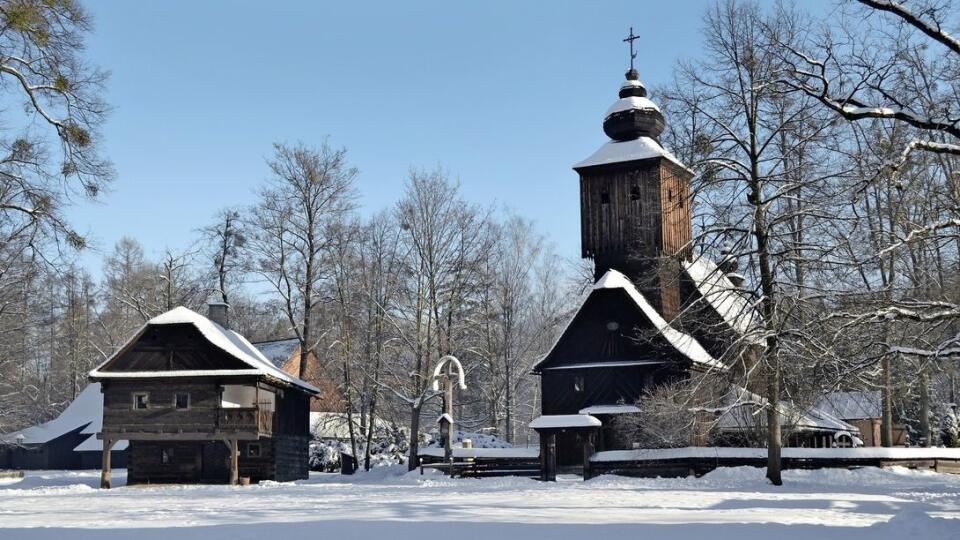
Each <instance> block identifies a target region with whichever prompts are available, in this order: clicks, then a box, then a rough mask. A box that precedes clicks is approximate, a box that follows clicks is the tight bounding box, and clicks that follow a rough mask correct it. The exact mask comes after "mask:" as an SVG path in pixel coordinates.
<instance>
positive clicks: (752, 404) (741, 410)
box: [716, 387, 859, 434]
mask: <svg viewBox="0 0 960 540" xmlns="http://www.w3.org/2000/svg"><path fill="white" fill-rule="evenodd" d="M767 403H768V401H767V400H766V398H764V397H762V396H759V395H757V394H754V393H753V392H749V391H747V390H746V389H744V388H740V387H734V388H733V389H732V390H731V392H730V394H729V395H728V396H727V399H726V403H725V404H724V407H722V409H724V410H723V413H722V414H721V415H720V417H719V418H718V419H717V423H716V427H717V428H718V429H720V430H721V431H743V430H749V429H753V428H754V427H756V426H761V427H762V426H766V424H767V415H766V413H765V412H764V406H765V405H766V404H767ZM779 416H780V423H781V424H782V425H783V426H785V427H789V428H791V429H797V430H801V431H804V430H811V431H833V432H845V433H851V434H857V433H859V430H858V429H857V427H856V426H853V425H850V424H848V423H846V422H844V421H843V420H841V419H839V418H837V417H835V416H833V415H831V414H830V413H827V412H824V411H822V410H819V409H817V408H816V407H812V408H801V407H798V406H796V405H793V404H792V403H790V402H787V401H781V402H780V407H779Z"/></svg>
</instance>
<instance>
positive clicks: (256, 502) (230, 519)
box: [0, 467, 960, 540]
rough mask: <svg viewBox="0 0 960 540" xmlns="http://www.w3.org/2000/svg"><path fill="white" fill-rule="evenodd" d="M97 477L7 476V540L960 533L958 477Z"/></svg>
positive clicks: (777, 538)
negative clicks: (110, 481)
mask: <svg viewBox="0 0 960 540" xmlns="http://www.w3.org/2000/svg"><path fill="white" fill-rule="evenodd" d="M114 480H115V485H121V486H122V485H123V483H124V474H123V472H122V471H116V472H115V473H114ZM97 482H98V474H97V473H96V471H86V472H63V471H51V472H30V473H28V474H27V476H26V477H25V478H24V479H23V480H20V481H16V482H11V481H7V482H5V483H3V484H0V538H3V539H5V540H13V539H57V540H63V539H75V538H81V539H87V538H89V539H98V540H104V539H121V538H123V539H127V538H134V539H138V540H154V539H165V538H176V539H178V540H179V539H207V540H220V539H246V538H257V539H261V540H263V539H268V540H269V539H278V540H279V539H283V540H293V539H298V538H336V539H337V540H346V539H353V538H370V539H377V538H381V539H390V540H394V539H405V538H416V539H418V540H426V539H428V538H450V539H456V540H462V539H463V540H469V539H484V540H490V539H496V540H507V539H510V538H524V539H541V538H543V539H548V540H567V539H570V540H573V539H576V540H582V539H583V538H596V539H601V538H602V539H604V540H606V539H616V538H630V539H638V538H656V539H669V538H684V539H686V538H689V539H697V540H705V539H706V540H722V539H736V540H753V539H763V540H770V539H774V540H786V539H790V538H798V539H799V538H802V539H804V540H810V539H817V540H825V539H834V538H836V539H844V540H851V539H854V540H855V539H871V540H876V539H879V538H897V539H905V538H923V539H924V540H937V539H948V538H952V539H958V538H960V476H951V475H940V474H935V473H930V472H912V471H908V470H905V469H887V470H879V469H861V470H857V471H841V470H832V471H826V470H824V471H787V472H786V473H785V482H786V484H785V485H784V486H783V487H780V488H775V487H773V486H770V485H768V484H767V483H766V482H765V481H764V479H763V471H762V470H760V469H753V468H746V467H741V468H731V469H718V470H717V471H714V472H713V473H711V474H708V475H707V476H704V477H703V478H687V479H634V478H622V477H612V476H606V477H600V478H595V479H593V480H590V481H589V482H583V481H581V480H580V479H579V478H574V477H570V478H562V479H561V481H559V482H556V483H549V484H546V483H541V482H537V481H534V480H528V479H521V478H490V479H482V480H477V479H453V480H451V479H448V478H446V477H443V476H442V475H440V474H439V473H438V472H436V471H428V472H427V475H426V476H420V475H419V473H416V472H415V473H412V474H405V473H403V472H402V470H401V469H399V468H397V467H384V468H380V469H375V470H374V471H373V472H370V473H358V474H357V475H356V476H354V477H342V476H339V475H335V474H318V475H315V476H313V477H311V479H310V480H309V481H303V482H296V483H289V484H278V483H266V484H261V485H258V486H248V487H230V486H163V487H118V488H114V489H112V490H98V489H96V487H95V486H96V485H97Z"/></svg>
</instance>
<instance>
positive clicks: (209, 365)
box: [99, 324, 250, 373]
mask: <svg viewBox="0 0 960 540" xmlns="http://www.w3.org/2000/svg"><path fill="white" fill-rule="evenodd" d="M239 369H250V366H249V365H247V364H245V363H244V362H242V361H240V360H239V359H237V358H234V357H233V356H231V355H230V354H227V353H226V352H225V351H223V350H221V349H219V348H217V347H215V346H213V345H212V344H211V343H210V342H209V341H208V340H207V339H206V338H205V337H204V336H203V334H201V333H200V331H199V330H197V328H196V327H194V326H193V325H192V324H171V325H163V326H147V327H146V328H145V329H144V330H143V332H142V333H141V334H140V335H139V336H138V337H137V338H136V339H135V340H134V341H133V342H132V343H130V344H129V345H128V346H127V347H126V348H125V349H124V350H123V351H121V352H120V353H119V354H118V355H117V356H115V357H114V358H113V359H112V360H111V361H110V362H109V363H108V364H106V365H104V366H103V367H101V368H100V369H99V371H101V372H108V373H109V372H113V373H124V372H164V371H198V370H203V371H208V370H239Z"/></svg>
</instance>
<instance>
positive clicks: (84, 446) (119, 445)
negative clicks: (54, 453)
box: [73, 435, 130, 452]
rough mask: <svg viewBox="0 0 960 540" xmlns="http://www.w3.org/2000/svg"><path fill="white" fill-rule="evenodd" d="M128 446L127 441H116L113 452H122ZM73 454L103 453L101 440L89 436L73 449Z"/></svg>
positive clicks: (94, 436)
mask: <svg viewBox="0 0 960 540" xmlns="http://www.w3.org/2000/svg"><path fill="white" fill-rule="evenodd" d="M128 446H130V442H129V441H117V442H116V443H115V444H114V445H113V450H112V451H113V452H122V451H124V450H126V449H127V447H128ZM73 451H74V452H103V440H102V439H98V438H97V436H96V435H91V436H89V437H87V438H86V440H84V441H83V442H82V443H80V444H78V445H77V447H76V448H74V449H73Z"/></svg>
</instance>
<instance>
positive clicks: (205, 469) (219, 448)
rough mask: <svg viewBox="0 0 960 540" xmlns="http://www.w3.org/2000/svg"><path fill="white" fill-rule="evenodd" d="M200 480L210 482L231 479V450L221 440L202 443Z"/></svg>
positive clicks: (222, 481) (221, 481) (225, 481)
mask: <svg viewBox="0 0 960 540" xmlns="http://www.w3.org/2000/svg"><path fill="white" fill-rule="evenodd" d="M200 480H201V481H202V482H204V483H210V484H213V483H227V482H229V481H230V452H228V451H227V445H225V444H223V443H222V442H220V441H209V442H205V443H203V444H202V449H201V452H200Z"/></svg>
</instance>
